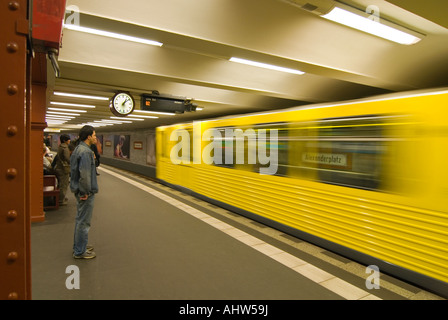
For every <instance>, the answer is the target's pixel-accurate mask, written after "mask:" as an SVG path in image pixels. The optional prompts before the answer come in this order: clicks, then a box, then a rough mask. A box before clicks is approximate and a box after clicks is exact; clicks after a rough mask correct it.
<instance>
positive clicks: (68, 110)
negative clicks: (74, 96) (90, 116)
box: [48, 108, 87, 112]
mask: <svg viewBox="0 0 448 320" xmlns="http://www.w3.org/2000/svg"><path fill="white" fill-rule="evenodd" d="M48 110H52V111H63V112H87V110H74V109H62V108H61V109H60V108H48Z"/></svg>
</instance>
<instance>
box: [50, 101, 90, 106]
mask: <svg viewBox="0 0 448 320" xmlns="http://www.w3.org/2000/svg"><path fill="white" fill-rule="evenodd" d="M50 104H51V105H54V106H67V107H80V108H95V106H92V105H89V104H79V103H67V102H55V101H51V102H50Z"/></svg>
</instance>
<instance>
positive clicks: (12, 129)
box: [6, 126, 19, 137]
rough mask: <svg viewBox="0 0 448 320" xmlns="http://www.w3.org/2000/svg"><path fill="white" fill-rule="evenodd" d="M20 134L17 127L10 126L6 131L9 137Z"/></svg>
mask: <svg viewBox="0 0 448 320" xmlns="http://www.w3.org/2000/svg"><path fill="white" fill-rule="evenodd" d="M17 132H19V129H17V126H9V127H8V129H6V133H7V134H8V136H10V137H13V136H15V135H16V134H17Z"/></svg>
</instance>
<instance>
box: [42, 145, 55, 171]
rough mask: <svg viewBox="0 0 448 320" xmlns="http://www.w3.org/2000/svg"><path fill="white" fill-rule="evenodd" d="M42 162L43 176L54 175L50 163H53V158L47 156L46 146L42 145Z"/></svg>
mask: <svg viewBox="0 0 448 320" xmlns="http://www.w3.org/2000/svg"><path fill="white" fill-rule="evenodd" d="M43 161H44V175H45V174H54V170H53V168H52V166H51V162H52V161H53V158H51V157H50V156H49V155H48V154H47V146H46V145H45V143H44V148H43Z"/></svg>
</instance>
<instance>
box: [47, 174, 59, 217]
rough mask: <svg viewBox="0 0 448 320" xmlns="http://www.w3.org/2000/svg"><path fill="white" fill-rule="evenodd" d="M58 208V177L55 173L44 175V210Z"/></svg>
mask: <svg viewBox="0 0 448 320" xmlns="http://www.w3.org/2000/svg"><path fill="white" fill-rule="evenodd" d="M48 209H59V189H58V179H57V178H56V176H55V175H44V210H48Z"/></svg>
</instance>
